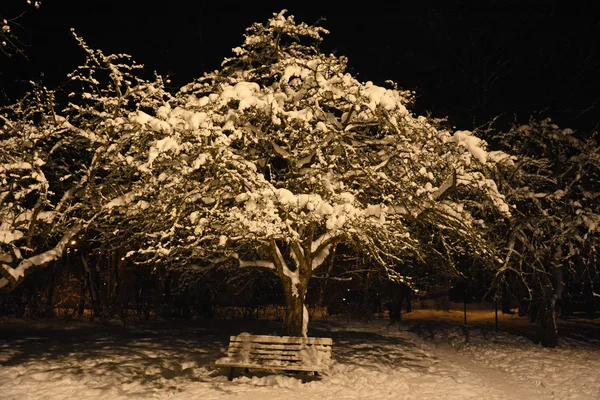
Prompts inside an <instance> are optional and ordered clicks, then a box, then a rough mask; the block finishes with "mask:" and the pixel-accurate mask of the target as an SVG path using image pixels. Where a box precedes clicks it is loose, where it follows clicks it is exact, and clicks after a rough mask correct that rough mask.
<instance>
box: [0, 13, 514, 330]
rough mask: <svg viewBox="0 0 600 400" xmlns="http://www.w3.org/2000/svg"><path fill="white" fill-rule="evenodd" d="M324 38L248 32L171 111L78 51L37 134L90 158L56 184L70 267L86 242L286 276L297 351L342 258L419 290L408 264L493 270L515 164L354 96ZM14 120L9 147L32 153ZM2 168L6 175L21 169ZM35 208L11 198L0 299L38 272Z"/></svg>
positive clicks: (74, 164)
mask: <svg viewBox="0 0 600 400" xmlns="http://www.w3.org/2000/svg"><path fill="white" fill-rule="evenodd" d="M326 33H327V31H326V30H325V29H324V28H322V27H318V26H317V27H315V26H309V25H307V24H305V23H296V22H295V20H294V17H293V16H286V11H285V10H284V11H282V12H281V13H278V14H274V15H273V17H272V18H271V19H270V20H268V21H267V23H265V24H260V23H256V24H254V25H252V26H251V27H250V28H248V30H247V32H246V34H245V40H244V43H243V44H242V45H241V46H240V47H237V48H235V49H233V53H234V55H233V57H231V58H228V59H226V60H224V62H223V64H222V68H221V69H220V70H217V71H214V72H211V73H208V74H205V75H204V76H202V77H201V78H199V79H197V80H196V81H194V82H192V83H190V84H188V85H186V86H184V87H183V88H182V89H181V90H180V91H179V92H178V93H177V94H176V95H174V96H171V95H169V94H168V93H166V92H165V91H164V89H163V86H162V80H161V78H160V77H156V78H153V80H146V79H142V78H140V77H139V75H140V73H141V71H138V70H139V68H140V66H138V65H136V64H135V63H132V62H130V61H129V60H128V57H127V56H124V55H116V56H105V55H104V54H103V53H102V52H100V51H97V50H92V49H90V48H88V47H87V45H86V44H85V43H84V42H83V41H82V40H81V39H78V40H79V43H80V46H81V47H82V48H83V49H84V51H85V52H86V54H87V62H86V64H85V65H83V66H82V67H80V68H78V69H77V70H76V71H75V72H74V73H73V74H72V75H71V79H72V80H73V82H74V83H77V84H78V85H79V86H80V88H78V90H76V91H74V92H73V94H72V95H71V102H70V104H69V106H68V107H67V108H66V109H64V110H62V111H61V112H59V113H57V114H60V115H61V116H60V117H59V116H57V115H53V118H49V113H48V112H45V113H43V116H44V118H43V123H42V124H41V128H35V129H42V130H43V132H47V134H48V135H54V136H53V137H57V138H58V139H57V141H55V142H54V145H53V146H50V150H51V149H53V148H54V147H57V148H64V149H69V150H68V151H69V154H77V157H74V158H72V159H71V160H70V161H69V162H68V166H65V167H64V168H63V169H60V173H56V179H54V180H53V181H52V182H53V183H52V184H50V183H48V185H49V187H50V189H48V190H49V191H51V192H52V193H53V196H56V197H55V198H54V197H52V198H50V197H48V196H46V197H44V199H46V198H47V199H49V200H44V201H43V205H44V206H43V207H42V209H43V211H47V212H49V213H54V214H52V215H55V218H58V217H60V219H61V221H63V222H64V224H62V225H56V224H54V225H53V224H50V225H49V228H52V229H54V230H56V232H57V238H58V237H61V236H60V235H59V234H58V232H60V233H61V234H62V235H63V236H62V237H61V239H59V241H58V243H59V244H53V246H54V247H52V249H54V251H55V253H59V251H60V250H61V249H62V248H61V247H59V245H60V243H64V240H65V239H64V238H66V240H68V237H69V235H73V234H74V232H75V233H76V232H78V231H79V230H83V229H85V231H86V232H87V233H86V235H87V236H88V237H91V236H93V237H94V238H95V239H97V240H100V241H102V242H111V243H115V244H118V246H120V247H121V248H123V249H124V250H126V252H125V255H124V258H125V259H127V260H128V261H129V262H132V263H138V264H142V263H143V264H148V265H151V266H167V267H169V268H177V269H182V270H198V271H200V270H203V269H204V268H208V267H211V266H214V265H225V266H229V267H231V268H234V269H235V268H250V267H258V268H265V269H267V270H271V271H272V272H274V273H275V274H276V275H277V276H278V277H279V280H280V282H281V286H282V288H283V292H284V295H285V302H286V315H285V320H284V328H285V331H286V333H287V334H291V335H298V336H300V335H307V329H308V312H307V309H306V306H305V301H306V293H307V288H308V283H309V281H310V279H311V278H312V277H313V275H314V274H316V273H318V272H319V270H320V269H322V268H324V267H323V266H324V265H325V264H326V263H325V261H326V260H327V259H328V257H330V256H331V253H332V249H333V248H334V247H335V246H336V245H338V244H340V243H343V244H344V245H345V246H346V248H348V249H351V250H352V251H354V252H356V253H360V254H363V255H365V257H368V259H369V260H370V262H371V263H372V264H373V265H375V266H378V268H379V269H380V270H381V271H383V272H384V273H385V274H387V276H388V278H389V279H391V280H393V281H396V282H400V283H404V284H406V285H409V286H410V285H412V284H413V282H414V281H415V280H416V279H418V276H414V275H408V274H406V273H405V272H406V270H403V268H402V264H403V263H404V262H405V261H406V260H408V259H410V260H420V262H421V264H422V265H423V266H426V260H427V259H429V258H430V256H431V252H432V251H433V252H434V253H435V254H436V256H437V257H439V258H440V259H445V260H446V261H447V264H446V265H447V266H448V268H455V266H454V265H453V264H452V262H451V261H452V257H453V255H454V254H460V255H462V256H466V257H479V258H482V259H485V260H487V262H488V263H489V264H490V265H491V264H492V263H493V262H494V254H493V252H492V251H491V250H490V248H489V246H488V241H487V239H486V237H485V234H486V232H485V229H484V228H485V219H486V218H487V217H489V216H490V215H496V216H500V217H508V216H509V215H510V212H509V206H508V204H507V203H506V202H505V200H504V196H503V195H502V194H501V193H500V192H499V191H498V189H497V187H496V183H495V182H494V181H493V180H491V179H489V178H487V176H486V174H487V173H488V172H489V170H490V165H492V166H493V165H495V163H496V161H497V160H499V159H502V158H503V157H504V155H503V154H502V153H499V152H487V151H486V143H485V142H484V141H482V140H480V139H479V138H477V137H476V136H474V135H473V134H472V133H471V132H468V131H457V132H450V131H448V130H446V129H443V128H442V127H441V125H440V124H439V123H438V122H439V121H434V120H431V119H429V118H426V117H423V116H417V115H414V114H412V113H411V112H410V111H409V109H408V107H410V104H411V101H412V96H411V93H410V92H408V91H402V90H398V89H397V87H396V86H395V84H393V83H392V82H390V83H389V87H388V88H384V87H379V86H376V85H374V84H373V83H371V82H359V81H358V80H356V79H355V78H354V77H352V76H351V75H350V74H349V73H347V72H346V63H347V60H346V59H345V58H344V57H338V56H335V55H326V54H323V53H322V52H320V51H319V49H318V44H319V43H320V42H321V40H322V36H323V35H324V34H326ZM10 118H11V117H10V116H7V117H5V120H6V123H5V127H4V128H3V129H4V131H3V132H4V133H3V135H4V136H2V138H3V140H6V141H11V140H22V139H21V132H23V130H22V129H12V130H11V129H9V128H7V127H9V126H10V124H11V123H12V119H10ZM21 120H22V119H21ZM23 123H24V124H28V125H31V122H28V121H26V122H23ZM28 129H34V127H29V128H28ZM35 129H34V130H35ZM0 144H1V143H0ZM64 146H67V147H64ZM36 147H37V146H33V148H32V150H31V151H30V153H31V155H33V154H37V150H34V149H36ZM50 150H49V151H48V152H45V153H42V154H44V157H45V158H48V157H49V156H50V155H51V154H52V151H50ZM72 152H74V153H72ZM46 154H47V155H46ZM11 157H14V158H15V160H13V161H11V162H10V163H12V164H14V163H16V162H23V161H25V160H23V159H22V158H23V156H19V155H18V154H14V155H11ZM19 157H21V158H19ZM64 159H65V158H64V157H61V160H64ZM43 161H44V163H39V162H38V163H37V164H39V165H40V167H41V166H42V165H50V163H49V162H48V161H47V160H46V159H43ZM12 164H11V165H12ZM30 164H31V165H32V167H31V171H33V166H34V165H37V164H36V162H35V160H33V162H32V163H30ZM0 165H2V166H3V167H2V168H4V169H3V170H0V171H8V169H6V168H7V167H6V165H9V161H8V158H3V159H1V160H0ZM23 174H28V176H29V178H28V179H31V176H33V175H32V173H30V172H29V170H27V171H26V172H23ZM3 178H4V181H3V183H2V184H3V186H2V189H0V192H2V193H6V192H8V193H12V192H11V191H10V190H7V189H6V188H8V187H9V186H6V185H9V182H13V181H12V180H14V179H17V178H14V177H12V175H11V174H10V173H9V172H5V173H4V176H3ZM11 179H12V180H11ZM4 182H6V183H4ZM23 186H24V185H23V184H22V183H20V182H15V183H12V186H10V187H19V188H21V187H23ZM11 190H12V189H11ZM19 190H21V189H19ZM38 192H39V193H38ZM38 192H36V193H38V194H36V196H37V198H42V197H43V193H42V192H41V191H40V190H39V189H38ZM61 194H62V195H61ZM65 196H67V200H59V199H64V197H65ZM22 199H23V197H22V196H21V197H15V196H14V195H12V194H7V195H5V196H4V197H3V198H0V200H1V201H2V202H5V203H6V202H10V204H11V207H12V208H14V207H20V209H19V210H18V211H15V212H13V213H12V214H10V218H4V217H3V222H2V223H3V227H2V232H4V233H5V237H6V239H4V240H3V241H1V242H0V244H1V245H2V246H3V247H2V251H3V253H2V254H3V255H2V257H3V260H4V261H3V264H2V270H3V275H4V276H5V278H4V281H3V286H7V285H11V286H12V287H14V286H15V285H17V284H18V283H19V279H21V278H15V276H16V274H20V273H21V271H25V270H26V269H27V268H25V267H24V265H25V264H23V263H24V261H25V260H31V257H30V256H24V255H22V254H21V255H19V254H18V252H15V251H14V249H20V248H23V247H25V246H26V242H25V240H26V237H27V236H28V235H26V234H25V233H24V232H23V228H22V227H21V226H20V225H18V224H16V223H14V222H12V221H16V220H18V215H20V214H22V213H24V212H34V210H35V204H29V205H25V203H23V201H22ZM63 204H64V206H63ZM65 207H66V208H65ZM11 218H12V219H11ZM39 219H40V218H38V219H37V220H39ZM68 227H71V230H65V228H68ZM18 232H21V233H18ZM35 232H38V233H39V234H40V235H42V234H43V231H35ZM65 232H66V233H65ZM65 235H66V236H65ZM32 242H33V241H32ZM55 242H56V240H55ZM33 253H36V249H35V248H34V249H32V254H33ZM43 254H46V253H43ZM9 257H10V258H9ZM29 264H32V263H31V262H29V263H28V264H27V266H29ZM34 265H35V263H33V264H32V266H34ZM19 268H21V269H19ZM11 277H12V278H11Z"/></svg>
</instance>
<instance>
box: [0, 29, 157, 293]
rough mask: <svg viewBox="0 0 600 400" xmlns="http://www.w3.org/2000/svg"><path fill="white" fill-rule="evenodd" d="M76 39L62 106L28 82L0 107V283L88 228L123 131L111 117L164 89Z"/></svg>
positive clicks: (56, 253) (38, 264) (121, 59)
mask: <svg viewBox="0 0 600 400" xmlns="http://www.w3.org/2000/svg"><path fill="white" fill-rule="evenodd" d="M75 38H76V39H77V40H78V42H79V45H80V47H81V48H82V50H84V52H85V53H86V55H87V61H86V63H84V64H83V65H82V66H80V67H79V68H78V69H77V70H76V71H75V72H73V73H72V74H71V75H70V78H71V81H72V82H73V84H74V85H75V86H74V87H73V86H71V89H72V90H73V91H72V92H71V93H70V94H69V97H70V99H71V102H70V103H69V104H68V105H67V106H66V107H63V108H62V109H61V108H60V107H59V106H58V105H57V104H56V102H55V100H54V99H55V93H54V92H53V91H49V90H47V89H45V88H43V87H39V86H34V87H33V89H32V90H31V92H30V93H28V94H27V95H26V96H25V97H24V99H22V100H21V101H19V102H17V103H16V104H14V105H13V106H10V107H7V108H5V109H4V110H2V112H1V113H0V273H1V274H2V278H0V289H1V290H12V289H14V288H16V287H17V286H19V285H20V283H22V282H23V280H24V279H25V277H26V276H27V275H29V274H30V273H32V272H34V271H36V270H37V269H40V268H44V267H46V266H48V265H49V264H50V263H52V262H53V261H55V260H57V259H59V258H61V257H62V256H63V254H64V252H65V250H66V249H67V248H68V246H70V245H75V244H76V243H71V242H76V241H77V238H78V235H80V233H81V232H83V230H84V229H90V227H93V224H92V222H93V221H94V218H95V214H96V213H97V212H98V209H99V208H98V207H100V209H101V207H102V203H103V202H110V201H111V200H112V199H111V198H107V196H110V192H109V191H108V190H105V191H104V193H102V196H101V197H96V196H98V190H97V187H98V186H100V187H102V182H103V180H102V178H103V177H104V176H106V175H107V174H108V172H109V171H111V170H112V169H113V168H114V167H115V165H113V164H114V163H113V161H112V159H111V158H110V157H106V154H109V155H110V156H112V155H113V153H112V152H111V151H109V149H111V146H114V145H115V143H116V142H117V140H120V139H122V137H123V136H124V135H126V132H125V133H124V132H122V131H119V130H117V129H115V127H114V126H115V125H117V124H113V123H111V121H113V120H115V119H116V120H118V119H119V118H123V116H126V115H127V114H128V113H130V112H132V111H135V110H136V109H139V108H140V107H144V106H148V100H147V99H148V98H152V97H153V96H155V97H159V98H160V94H161V93H163V91H161V90H162V89H161V88H162V82H161V81H160V80H157V81H152V82H149V81H145V80H143V79H141V78H138V77H136V76H135V72H136V70H139V69H140V68H141V66H139V65H136V64H135V63H130V61H129V59H128V57H126V56H119V55H117V56H112V55H111V56H105V55H104V54H103V53H102V52H100V51H95V50H92V49H90V48H89V47H87V45H86V44H85V43H84V42H83V40H81V39H80V38H79V37H77V36H75ZM161 101H162V99H161ZM118 173H119V174H125V173H126V171H125V170H120V171H119V172H118ZM119 183H122V182H121V181H117V180H115V179H112V181H111V184H113V185H117V184H119ZM125 184H126V183H122V186H124V185H125ZM98 204H100V205H99V206H98Z"/></svg>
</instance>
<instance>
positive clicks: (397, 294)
mask: <svg viewBox="0 0 600 400" xmlns="http://www.w3.org/2000/svg"><path fill="white" fill-rule="evenodd" d="M393 285H394V287H395V288H394V291H393V296H392V304H391V307H390V320H392V321H402V306H403V305H404V300H405V299H406V295H407V288H406V286H404V285H397V284H393Z"/></svg>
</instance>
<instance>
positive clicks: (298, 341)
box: [215, 333, 333, 381]
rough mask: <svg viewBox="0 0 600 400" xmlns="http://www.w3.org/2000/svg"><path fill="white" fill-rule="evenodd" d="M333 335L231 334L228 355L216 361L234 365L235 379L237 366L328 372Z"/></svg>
mask: <svg viewBox="0 0 600 400" xmlns="http://www.w3.org/2000/svg"><path fill="white" fill-rule="evenodd" d="M332 344H333V340H331V338H316V337H296V336H270V335H251V334H249V333H242V334H240V335H238V336H231V337H229V348H228V350H227V357H223V358H220V359H218V360H217V361H216V362H215V366H217V367H226V368H231V370H230V372H229V380H230V381H231V380H233V375H234V372H235V369H236V368H244V369H245V370H246V372H248V370H249V369H261V370H282V371H288V372H297V371H304V372H312V373H314V375H319V374H320V373H323V372H327V371H328V370H329V365H330V364H331V346H332Z"/></svg>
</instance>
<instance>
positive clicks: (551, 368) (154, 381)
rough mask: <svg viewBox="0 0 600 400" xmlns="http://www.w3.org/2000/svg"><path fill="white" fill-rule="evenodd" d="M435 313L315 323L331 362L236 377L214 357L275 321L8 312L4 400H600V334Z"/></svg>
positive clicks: (0, 331) (1, 360) (1, 354)
mask: <svg viewBox="0 0 600 400" xmlns="http://www.w3.org/2000/svg"><path fill="white" fill-rule="evenodd" d="M433 314H436V313H432V312H425V311H416V312H413V313H411V314H409V315H408V316H407V318H406V320H405V321H403V322H402V323H401V324H395V325H391V326H390V325H389V321H388V320H385V319H380V320H373V321H370V322H368V323H358V322H349V321H345V320H341V319H336V320H332V319H330V320H328V321H315V322H313V324H312V326H311V331H310V332H309V334H310V336H326V337H332V338H333V340H334V347H333V356H334V364H333V366H332V368H331V370H330V373H329V374H328V375H326V376H323V377H322V378H321V379H318V380H314V379H309V380H307V379H305V382H302V381H301V380H300V379H298V378H296V377H294V376H289V375H284V374H280V373H273V374H268V373H265V372H257V373H255V374H251V375H250V376H245V375H241V376H239V377H238V378H236V379H234V380H233V381H232V382H229V381H228V380H227V377H226V372H227V371H224V370H219V369H216V368H215V367H214V366H213V363H214V361H215V360H217V359H218V358H219V357H221V356H223V355H224V353H225V352H226V348H227V344H228V337H229V335H230V334H237V333H240V332H242V331H248V332H252V333H269V334H278V333H279V325H278V324H277V323H275V322H268V321H263V322H253V323H245V322H240V321H212V322H210V323H207V322H201V321H193V322H177V323H175V322H156V323H145V324H142V323H137V324H132V325H131V326H128V327H127V328H126V329H122V328H120V327H118V326H111V325H100V324H96V323H90V322H58V321H57V322H51V323H49V322H45V323H40V322H24V321H12V320H11V321H3V322H0V399H2V400H9V399H15V400H28V399H32V400H33V399H44V400H56V399H78V400H85V399H110V400H116V399H203V400H210V399H292V400H293V399H302V400H307V399H319V400H325V399H340V400H341V399H377V400H381V399H419V400H422V399H489V400H491V399H511V400H515V399H527V400H532V399H544V400H545V399H560V400H562V399H600V337H599V338H598V339H595V338H593V337H589V335H585V336H579V337H577V336H575V335H574V334H572V335H571V334H570V336H569V337H567V338H563V339H561V342H560V346H559V347H558V348H556V349H544V348H542V347H541V346H540V345H537V344H535V343H533V342H532V341H531V340H530V339H528V338H527V337H525V336H520V335H515V334H512V333H508V332H507V331H504V328H507V327H508V328H510V327H512V328H515V329H516V328H518V326H517V325H518V322H522V319H518V318H516V317H513V322H512V323H511V322H510V321H509V320H508V319H507V318H506V317H503V319H502V320H501V324H500V325H501V329H500V331H499V332H496V331H495V330H494V329H493V323H492V324H491V325H490V323H489V317H490V315H491V314H489V313H488V314H486V315H487V317H486V318H487V320H486V321H482V320H478V319H477V317H476V315H475V314H474V315H471V316H470V318H471V320H470V323H469V325H466V326H465V325H463V324H462V323H461V322H462V319H461V318H462V314H460V313H457V312H454V313H438V314H439V315H433ZM492 321H493V315H492ZM484 322H485V324H484ZM525 327H526V326H525ZM511 332H514V331H511ZM250 372H251V373H252V371H250Z"/></svg>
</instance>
